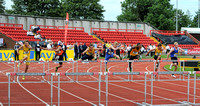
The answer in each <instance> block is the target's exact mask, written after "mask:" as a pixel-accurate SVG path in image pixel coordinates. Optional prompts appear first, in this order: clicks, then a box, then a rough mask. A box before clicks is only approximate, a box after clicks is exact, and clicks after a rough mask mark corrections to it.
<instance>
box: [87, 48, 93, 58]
mask: <svg viewBox="0 0 200 106" xmlns="http://www.w3.org/2000/svg"><path fill="white" fill-rule="evenodd" d="M94 53H95V50H94V48H93V49H92V50H90V48H89V50H88V51H87V52H86V54H87V55H89V56H92V55H93V54H94Z"/></svg>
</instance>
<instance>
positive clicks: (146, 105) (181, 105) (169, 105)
mask: <svg viewBox="0 0 200 106" xmlns="http://www.w3.org/2000/svg"><path fill="white" fill-rule="evenodd" d="M178 103H180V104H163V105H151V104H148V103H142V104H140V103H137V105H138V106H188V105H189V103H187V102H178Z"/></svg>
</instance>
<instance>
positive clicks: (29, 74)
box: [6, 73, 54, 106]
mask: <svg viewBox="0 0 200 106" xmlns="http://www.w3.org/2000/svg"><path fill="white" fill-rule="evenodd" d="M6 75H7V76H8V106H10V93H11V91H10V87H11V85H10V84H11V82H10V78H11V76H47V75H48V76H49V75H50V76H51V92H50V93H51V106H53V76H54V73H51V74H50V73H6ZM18 83H19V82H18Z"/></svg>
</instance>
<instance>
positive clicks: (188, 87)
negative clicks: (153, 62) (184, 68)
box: [144, 72, 191, 106]
mask: <svg viewBox="0 0 200 106" xmlns="http://www.w3.org/2000/svg"><path fill="white" fill-rule="evenodd" d="M158 74H159V75H170V74H179V75H183V74H186V75H187V77H188V79H187V82H188V83H187V102H182V101H178V103H179V104H173V105H180V104H182V105H189V94H190V74H191V72H150V75H151V103H150V104H148V103H146V104H144V105H146V106H162V105H153V82H154V81H169V80H154V78H153V76H154V75H158ZM170 81H175V80H170ZM163 106H165V105H163Z"/></svg>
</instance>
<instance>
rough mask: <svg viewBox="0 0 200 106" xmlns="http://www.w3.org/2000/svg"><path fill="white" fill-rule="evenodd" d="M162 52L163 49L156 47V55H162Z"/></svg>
mask: <svg viewBox="0 0 200 106" xmlns="http://www.w3.org/2000/svg"><path fill="white" fill-rule="evenodd" d="M161 54H162V50H159V49H158V48H157V47H156V50H155V55H156V56H160V55H161Z"/></svg>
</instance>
